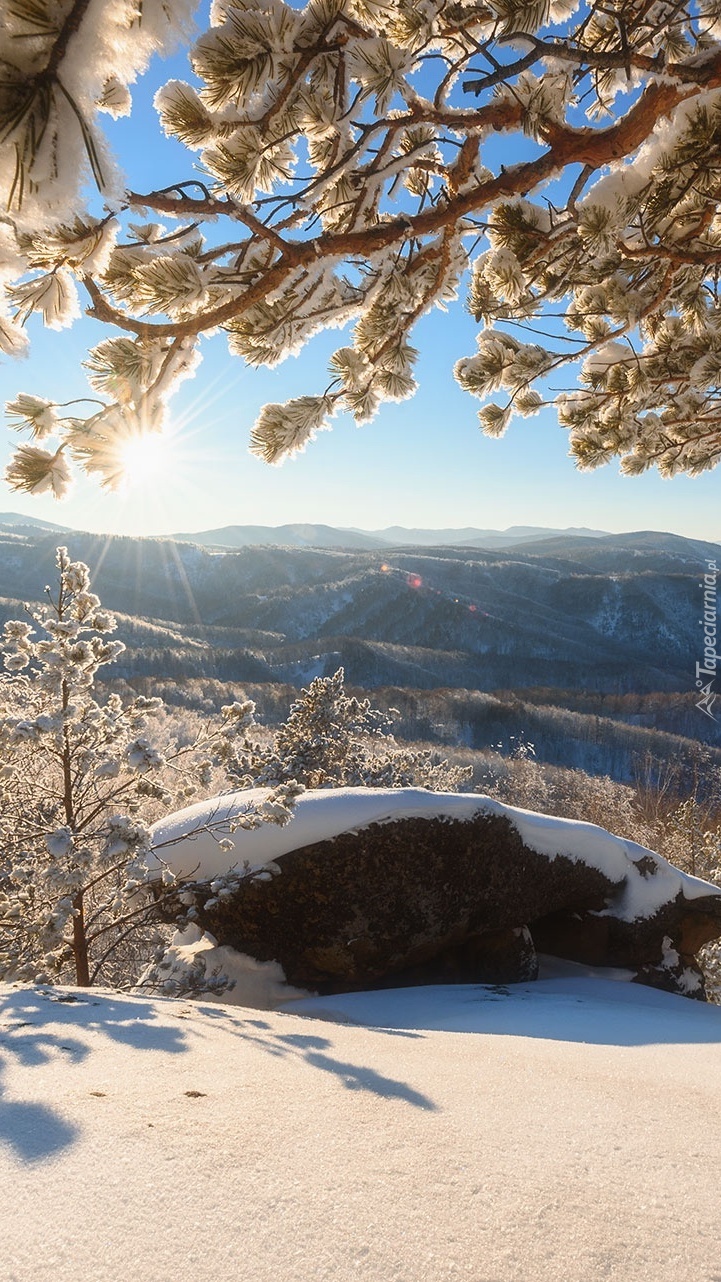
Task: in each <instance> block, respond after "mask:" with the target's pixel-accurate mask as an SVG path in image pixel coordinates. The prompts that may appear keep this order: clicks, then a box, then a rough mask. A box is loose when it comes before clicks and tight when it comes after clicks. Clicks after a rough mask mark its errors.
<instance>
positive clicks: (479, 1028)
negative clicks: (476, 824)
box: [0, 975, 721, 1282]
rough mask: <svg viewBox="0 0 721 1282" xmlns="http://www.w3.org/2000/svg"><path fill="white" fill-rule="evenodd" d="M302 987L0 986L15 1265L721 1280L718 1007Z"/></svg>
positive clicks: (526, 992) (613, 996)
mask: <svg viewBox="0 0 721 1282" xmlns="http://www.w3.org/2000/svg"><path fill="white" fill-rule="evenodd" d="M71 998H73V999H74V1000H69V999H71ZM331 1002H332V1003H333V1004H334V1005H335V1006H337V1005H338V1003H339V1002H340V1003H342V1005H343V1016H344V1018H346V1019H349V1018H355V1019H358V1020H361V1021H363V1022H361V1023H345V1024H341V1023H333V1022H329V1021H328V1014H329V1005H330V1003H331ZM306 1009H307V1010H308V1011H309V1015H308V1016H306V1017H304V1018H303V1017H301V1016H299V1015H291V1014H278V1013H273V1014H262V1015H260V1014H259V1012H257V1011H243V1010H240V1009H238V1008H234V1009H230V1008H226V1007H223V1006H218V1005H210V1004H207V1003H202V1002H201V1003H199V1004H197V1005H192V1006H191V1005H188V1004H186V1003H182V1002H181V1003H172V1002H170V1001H168V1000H162V999H157V1000H148V999H145V998H132V997H125V996H118V995H114V994H103V993H97V992H95V991H92V992H87V991H86V992H80V991H78V990H75V991H72V992H67V991H66V992H53V991H52V990H47V989H44V990H33V989H21V988H15V989H9V988H7V987H6V988H4V989H3V990H1V1001H0V1059H1V1063H2V1069H3V1079H2V1085H3V1099H2V1112H0V1139H1V1140H2V1144H0V1179H1V1180H2V1187H3V1190H4V1195H3V1218H2V1229H3V1233H2V1236H3V1248H2V1254H3V1265H2V1275H3V1278H4V1279H5V1280H6V1282H48V1280H49V1279H52V1282H76V1280H77V1279H78V1278H86V1279H91V1280H92V1282H118V1280H119V1279H120V1280H121V1282H173V1279H175V1278H177V1277H178V1276H183V1277H190V1278H196V1277H197V1278H198V1279H201V1278H202V1279H203V1282H356V1280H359V1282H531V1280H532V1282H581V1280H582V1282H609V1280H611V1279H614V1280H618V1282H661V1279H673V1280H674V1282H713V1280H714V1279H716V1278H718V1276H719V1259H720V1258H721V1229H720V1227H719V1220H718V1176H719V1156H718V1155H719V1152H721V1115H720V1114H719V1109H718V1082H719V1072H720V1070H721V1010H719V1009H717V1008H713V1007H704V1006H701V1005H698V1004H696V1003H694V1002H687V1001H685V1000H684V999H683V998H678V997H672V996H669V995H667V994H663V993H658V992H652V991H650V990H646V989H641V988H639V987H637V986H635V985H627V984H621V983H606V982H603V981H597V980H595V979H588V978H583V977H582V978H576V977H573V976H570V977H569V975H566V976H565V977H561V978H558V977H557V978H555V979H551V980H549V981H540V982H539V983H537V984H535V985H533V986H532V988H527V987H525V986H522V985H521V986H518V987H517V988H513V989H508V990H497V989H496V990H494V989H483V988H468V987H461V988H455V989H452V990H449V989H424V990H420V989H417V990H412V991H411V992H407V991H406V992H405V993H403V994H398V993H375V994H373V995H372V996H369V995H364V994H354V995H353V996H352V997H343V998H332V999H330V998H329V999H317V1000H316V1001H315V1002H313V1003H307V1004H306ZM315 1016H320V1017H319V1018H317V1017H315ZM461 1028H462V1029H464V1030H466V1031H463V1032H460V1031H447V1030H449V1029H451V1030H455V1029H461Z"/></svg>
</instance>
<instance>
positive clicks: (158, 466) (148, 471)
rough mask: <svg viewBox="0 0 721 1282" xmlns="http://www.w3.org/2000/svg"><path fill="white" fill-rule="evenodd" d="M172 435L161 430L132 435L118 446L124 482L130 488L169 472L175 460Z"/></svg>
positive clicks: (142, 484)
mask: <svg viewBox="0 0 721 1282" xmlns="http://www.w3.org/2000/svg"><path fill="white" fill-rule="evenodd" d="M172 455H173V449H172V442H171V440H170V437H169V436H167V435H165V434H163V433H161V432H144V433H143V434H142V435H137V436H131V437H129V438H128V439H127V440H126V441H123V444H122V445H121V446H119V448H118V456H119V463H120V468H121V470H122V476H123V483H124V485H126V486H127V487H128V488H130V489H136V488H140V487H142V486H144V485H146V484H147V483H148V482H149V481H154V480H156V479H158V478H159V477H160V476H161V475H163V474H164V473H165V474H167V473H168V471H169V470H170V467H171V464H172V462H173V457H172Z"/></svg>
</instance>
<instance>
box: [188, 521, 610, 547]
mask: <svg viewBox="0 0 721 1282" xmlns="http://www.w3.org/2000/svg"><path fill="white" fill-rule="evenodd" d="M170 537H171V538H174V539H177V540H178V542H180V543H197V544H198V545H199V546H200V547H216V548H243V547H257V546H260V545H265V546H267V547H296V548H350V549H356V550H359V551H364V552H370V551H373V549H381V548H390V547H474V548H506V547H513V546H514V545H516V544H519V543H534V542H536V541H538V540H545V539H552V538H587V539H589V538H593V539H598V538H604V537H607V535H606V531H604V530H587V529H583V528H581V529H579V528H571V529H568V530H554V529H546V528H545V527H543V526H540V525H512V526H510V528H509V529H507V530H481V529H477V528H475V527H474V526H470V525H469V526H465V527H464V528H462V529H441V530H432V529H423V528H421V529H407V528H406V527H405V526H402V525H390V526H388V527H387V528H386V529H384V530H359V529H355V528H352V529H338V528H336V527H335V526H332V525H312V524H302V523H294V524H289V525H225V526H222V527H220V528H219V529H216V530H198V531H197V532H196V533H182V534H173V535H171V536H170Z"/></svg>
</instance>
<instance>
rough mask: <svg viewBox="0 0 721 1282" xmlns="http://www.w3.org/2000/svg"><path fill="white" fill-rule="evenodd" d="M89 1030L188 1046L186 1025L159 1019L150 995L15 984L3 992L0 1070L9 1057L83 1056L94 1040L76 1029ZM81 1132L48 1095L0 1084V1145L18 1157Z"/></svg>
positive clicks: (137, 1044) (33, 1062)
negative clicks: (137, 997) (145, 998)
mask: <svg viewBox="0 0 721 1282" xmlns="http://www.w3.org/2000/svg"><path fill="white" fill-rule="evenodd" d="M96 1008H98V1009H97V1010H96ZM50 1023H52V1024H53V1025H56V1026H57V1025H58V1024H59V1025H60V1026H61V1029H60V1031H59V1032H56V1031H50V1030H49V1029H48V1027H47V1025H48V1024H50ZM65 1029H67V1030H68V1031H67V1033H66V1032H65ZM88 1031H99V1032H102V1033H103V1034H105V1035H106V1036H107V1037H109V1038H110V1039H111V1040H112V1041H115V1042H119V1043H121V1044H123V1045H126V1046H131V1047H134V1048H135V1049H137V1050H151V1049H156V1050H164V1051H168V1052H171V1053H178V1052H180V1051H184V1050H186V1049H188V1047H187V1045H186V1038H185V1034H184V1033H183V1030H182V1029H176V1028H171V1027H167V1026H165V1025H163V1024H160V1023H158V1022H157V1012H156V1011H155V1010H154V1009H153V1006H152V1005H151V1004H150V1003H149V1002H138V1001H134V1002H133V1003H132V1004H131V1003H130V1002H127V1001H124V1000H122V999H114V998H112V997H102V998H100V997H93V996H91V995H90V994H88V995H83V996H82V997H80V996H78V995H76V994H75V993H63V992H59V991H56V990H54V989H45V988H42V989H38V988H24V987H18V988H16V989H10V990H9V991H7V992H6V993H4V994H3V996H2V998H0V1074H3V1073H4V1072H5V1070H6V1069H7V1067H8V1065H9V1063H10V1062H11V1061H12V1060H15V1061H16V1062H17V1063H18V1064H20V1065H21V1066H22V1067H23V1068H36V1067H39V1066H42V1065H45V1064H48V1063H50V1062H51V1061H52V1060H56V1059H58V1058H60V1059H61V1060H63V1061H64V1062H65V1063H67V1064H69V1065H70V1064H78V1063H81V1062H82V1061H83V1060H84V1059H86V1058H87V1056H88V1055H89V1054H90V1053H91V1047H90V1046H89V1045H88V1043H87V1042H86V1041H84V1040H82V1037H81V1036H77V1035H76V1034H77V1032H80V1033H83V1032H84V1033H87V1032H88ZM80 1133H81V1132H80V1128H79V1127H78V1126H77V1125H75V1124H74V1123H72V1122H68V1121H67V1120H66V1119H65V1118H63V1117H62V1116H61V1114H60V1113H59V1112H58V1111H57V1110H55V1109H53V1108H52V1107H51V1106H50V1105H49V1104H47V1103H38V1102H37V1101H32V1102H31V1101H28V1100H17V1099H8V1098H7V1094H6V1090H5V1088H4V1086H3V1085H2V1084H0V1145H5V1146H7V1147H8V1148H9V1149H10V1150H11V1152H12V1153H13V1154H14V1155H15V1156H16V1157H17V1158H18V1159H20V1160H21V1161H24V1162H38V1161H42V1160H43V1159H45V1158H50V1157H53V1156H55V1155H56V1154H58V1153H60V1152H62V1151H63V1150H64V1149H67V1148H69V1147H70V1146H71V1145H72V1144H73V1143H74V1142H75V1141H76V1140H77V1139H78V1138H79V1137H80Z"/></svg>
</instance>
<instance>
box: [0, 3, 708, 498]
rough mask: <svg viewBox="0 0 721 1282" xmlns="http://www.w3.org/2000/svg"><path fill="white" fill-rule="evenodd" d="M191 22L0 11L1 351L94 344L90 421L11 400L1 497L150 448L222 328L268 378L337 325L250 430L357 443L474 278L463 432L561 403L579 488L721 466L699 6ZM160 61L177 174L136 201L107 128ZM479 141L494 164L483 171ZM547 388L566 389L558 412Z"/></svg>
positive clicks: (260, 447)
mask: <svg viewBox="0 0 721 1282" xmlns="http://www.w3.org/2000/svg"><path fill="white" fill-rule="evenodd" d="M194 7H195V6H194V4H193V2H192V0H177V2H176V3H174V4H173V5H167V4H165V3H163V0H143V4H142V6H140V5H138V3H137V0H116V2H115V3H114V4H113V5H112V6H110V7H108V5H107V4H105V3H103V0H33V3H32V5H29V4H21V3H16V2H14V3H12V4H9V5H7V6H6V13H5V16H4V18H3V25H2V26H0V57H1V58H2V59H3V64H4V72H3V88H2V93H0V190H1V191H2V199H3V203H4V206H5V208H6V213H5V215H4V217H3V221H2V222H1V223H0V289H1V291H2V293H1V297H0V347H2V349H3V350H4V351H5V352H6V353H8V354H11V355H14V354H17V353H19V352H20V351H22V350H23V349H24V348H25V346H26V342H27V334H26V329H27V327H28V323H29V322H30V321H31V320H32V318H33V316H37V317H39V319H40V321H41V322H42V323H43V324H45V325H48V326H51V327H54V328H62V327H64V326H66V325H69V324H72V322H73V320H74V319H75V317H76V316H77V315H78V314H79V311H80V307H81V305H82V306H85V308H86V310H88V311H89V312H90V314H91V315H92V316H94V317H95V318H96V319H98V320H99V321H101V322H102V323H104V324H105V325H106V326H107V327H108V331H109V336H108V338H107V339H104V340H103V341H102V342H100V343H99V344H98V345H97V347H95V348H94V349H93V350H92V351H91V352H90V354H89V356H88V362H87V366H88V377H89V381H90V383H91V387H92V389H93V392H94V393H95V394H97V396H98V397H99V398H100V401H101V404H100V407H98V406H92V407H91V410H90V412H89V413H85V415H84V416H83V415H82V413H81V411H82V408H83V407H82V405H80V406H73V407H67V406H54V405H52V404H47V403H46V404H44V405H43V406H42V407H37V406H36V407H35V408H33V406H32V405H28V400H29V399H32V398H29V397H28V394H24V395H22V394H21V395H20V396H18V397H16V398H15V400H14V401H13V402H12V403H11V406H10V413H11V417H12V421H13V425H14V426H15V427H19V428H21V430H22V429H26V430H30V432H31V433H32V434H33V436H34V438H35V440H34V441H33V442H32V443H30V444H25V445H22V446H20V447H19V450H18V452H17V454H16V457H15V459H14V460H13V462H12V463H11V464H10V468H9V471H8V474H7V479H8V481H9V483H10V484H11V486H13V487H14V488H17V489H21V490H26V491H30V492H35V493H40V492H44V491H47V490H52V491H53V492H54V493H55V494H56V495H58V496H60V495H62V494H63V493H64V492H65V490H66V489H67V486H68V484H69V480H70V475H71V464H72V463H73V462H74V463H75V464H76V465H78V466H80V467H81V468H83V469H85V470H86V471H89V472H91V473H93V474H94V475H96V476H98V477H99V478H100V480H101V483H102V484H104V485H106V486H109V487H112V486H114V485H116V484H117V482H118V480H119V477H120V475H121V466H120V461H121V457H122V453H123V449H124V446H125V444H126V442H127V438H128V435H133V434H134V433H138V432H148V431H151V432H152V431H157V430H160V429H162V427H163V424H164V422H165V418H166V415H167V407H168V401H169V398H170V396H171V395H172V392H173V391H174V389H175V388H176V387H177V384H178V382H179V380H180V379H181V378H183V377H187V376H189V375H191V374H193V373H194V371H195V368H196V364H197V360H198V347H199V343H200V340H201V338H202V337H203V336H204V335H208V334H211V333H213V332H215V331H216V330H219V329H220V330H224V331H225V332H226V334H227V336H228V345H229V349H230V353H231V356H232V357H234V358H239V359H242V360H245V361H247V362H249V363H250V364H253V365H267V366H273V365H276V364H277V363H278V362H279V361H281V360H283V359H284V358H285V357H286V356H288V355H289V354H290V353H292V352H296V351H298V350H299V348H300V347H302V346H303V345H304V344H305V343H306V342H308V341H310V339H311V338H312V337H313V335H314V334H315V333H317V332H318V331H319V330H322V329H326V328H332V327H345V329H346V331H347V332H346V335H344V339H343V345H342V346H340V347H339V350H338V352H337V353H336V355H335V357H334V358H333V360H332V361H331V370H330V379H331V381H330V383H329V385H328V386H327V387H326V388H325V389H323V388H319V389H318V395H317V396H313V397H303V398H295V399H294V400H292V401H291V402H290V403H289V404H287V405H284V406H283V405H273V406H266V407H265V408H264V410H263V411H262V412H261V415H260V417H259V419H258V422H257V423H256V425H255V428H254V431H253V434H252V449H253V450H254V451H255V452H257V453H258V454H259V455H261V456H262V457H264V458H266V459H267V460H269V461H271V462H278V461H281V460H282V459H283V458H284V457H286V456H287V455H288V454H289V453H293V452H294V451H297V450H299V449H303V448H304V447H305V445H306V444H307V442H308V441H310V440H311V439H312V437H313V436H314V435H315V433H316V432H317V431H318V430H319V429H320V428H323V427H325V426H327V425H328V422H329V420H330V419H331V418H332V416H333V414H334V413H336V412H337V411H346V412H350V413H351V414H353V415H354V416H355V418H356V419H357V421H359V422H365V421H367V420H368V419H370V418H372V417H373V415H374V414H375V413H377V411H378V408H379V406H380V405H381V404H382V403H383V402H384V401H388V400H399V399H403V398H404V397H406V396H410V395H412V394H413V393H414V391H415V388H416V383H415V380H414V377H413V365H414V359H415V356H416V352H415V349H414V348H413V346H412V344H411V342H410V338H411V335H412V331H413V328H414V326H415V324H416V322H417V321H418V319H419V318H420V317H421V316H423V315H424V314H425V313H427V312H428V311H430V310H431V309H433V308H434V307H438V306H445V305H446V304H447V303H448V302H449V301H450V300H452V299H453V298H454V297H455V296H456V295H457V293H458V292H459V289H460V287H461V285H462V284H463V283H464V281H465V279H466V278H465V275H464V274H465V272H466V269H467V268H468V267H469V266H470V268H471V271H470V283H469V286H468V291H467V303H468V307H469V309H470V311H471V312H472V313H473V315H474V316H475V317H476V318H477V320H478V323H479V326H480V332H479V350H478V352H477V353H476V354H472V355H466V356H465V357H462V359H460V360H459V362H458V364H457V366H456V376H457V378H458V381H459V382H460V384H461V385H462V386H463V387H464V388H466V389H467V390H468V391H469V392H470V393H471V395H474V396H477V397H479V398H480V399H481V401H483V402H484V404H483V405H482V407H481V410H480V415H479V417H480V421H481V425H482V427H483V428H484V430H485V431H486V432H488V433H490V434H491V435H498V434H500V433H501V432H503V431H505V429H506V427H507V425H508V423H509V422H510V421H511V419H512V417H513V416H514V414H521V415H533V414H535V413H537V412H538V410H539V408H540V407H541V406H542V405H543V404H544V403H547V402H549V401H555V404H556V407H557V411H558V415H559V420H560V422H561V423H562V424H563V425H564V426H566V427H567V428H568V430H569V433H570V441H571V448H572V451H573V453H574V455H575V457H576V459H577V462H578V465H579V466H580V467H584V468H585V467H595V466H597V465H598V464H600V463H603V462H605V461H607V460H608V459H610V458H612V457H613V456H620V457H621V460H622V466H623V468H624V469H625V471H627V472H629V473H635V472H640V471H643V470H644V469H646V468H648V467H651V466H654V465H655V466H657V467H658V468H659V470H660V471H661V472H662V473H664V474H671V473H674V472H677V471H685V472H689V473H692V474H693V473H696V472H699V471H701V470H703V469H704V468H708V467H711V466H713V465H714V464H715V462H716V461H717V460H718V458H719V456H720V455H721V308H720V305H719V295H718V271H719V266H720V265H721V221H720V219H719V212H718V201H719V196H720V195H721V10H720V9H719V5H718V3H717V2H716V0H686V3H677V4H673V5H672V6H669V5H668V4H666V3H660V2H659V3H654V4H651V5H650V6H649V5H648V4H647V3H645V2H644V3H640V0H624V3H622V4H620V5H616V6H615V7H614V8H613V12H611V11H610V10H609V9H608V7H607V6H605V5H603V4H601V3H600V0H599V2H597V3H592V4H590V5H585V6H583V7H582V8H580V9H576V7H575V6H574V5H573V4H569V3H567V0H551V2H550V3H548V4H537V3H531V4H529V3H527V0H503V2H502V3H501V0H491V2H490V3H481V2H480V0H424V3H422V4H419V3H418V0H388V2H387V3H384V2H382V0H377V2H376V0H373V2H372V3H371V2H369V0H309V3H307V4H306V5H305V6H304V7H298V6H296V5H291V4H286V3H284V2H283V0H252V3H251V0H215V2H214V3H213V4H212V6H211V10H210V25H209V26H208V28H207V30H204V31H201V32H200V33H198V35H197V38H196V39H195V42H194V43H191V41H190V36H189V23H190V20H191V16H192V11H193V9H194ZM178 42H184V43H185V44H186V45H188V46H189V56H190V71H189V78H188V80H187V82H185V81H180V80H171V81H169V82H168V83H167V84H166V85H165V86H164V87H163V88H162V89H161V90H160V91H159V93H158V94H157V97H156V107H157V111H158V115H159V121H160V128H161V129H162V131H164V133H165V134H167V135H168V137H170V138H173V139H175V140H177V141H179V142H180V143H182V144H183V145H184V146H185V147H186V148H187V149H188V152H189V165H188V169H187V170H186V171H184V172H182V173H178V176H177V185H175V186H172V187H170V188H167V189H164V190H162V191H149V192H138V191H137V190H135V189H134V183H133V175H132V172H131V173H130V174H128V175H127V176H123V175H121V174H119V172H118V170H117V165H116V163H115V161H114V159H113V158H112V156H111V155H110V150H109V147H108V144H107V141H106V139H105V137H104V135H103V133H102V129H101V127H100V123H99V121H100V119H101V117H102V113H103V112H106V113H110V114H111V115H118V114H122V113H124V112H127V111H129V110H130V109H131V106H132V97H131V90H132V85H133V84H134V82H135V80H136V78H137V76H138V75H140V74H141V73H142V72H143V71H144V69H145V68H146V66H147V64H148V61H149V59H150V57H151V56H152V55H153V54H156V53H157V54H161V55H162V54H165V53H167V52H168V51H169V50H170V49H171V48H173V47H174V46H175V45H177V44H178ZM498 133H502V134H504V135H508V138H509V145H508V148H505V147H504V149H503V155H504V156H506V157H510V158H511V159H510V162H509V163H507V164H498V163H497V162H496V160H495V159H494V157H495V156H497V155H498V149H492V148H489V147H488V146H487V141H488V140H489V139H490V138H491V137H492V136H493V135H494V134H498ZM514 135H515V136H518V137H520V136H524V138H525V141H524V146H523V151H522V152H521V151H520V149H519V151H518V152H517V155H518V156H519V159H517V160H516V161H513V155H514V151H513V146H512V140H513V136H514ZM191 155H192V156H193V157H194V160H195V164H196V166H197V167H198V168H197V169H196V172H198V170H199V172H200V173H201V174H202V175H203V178H202V181H201V180H200V179H198V178H189V173H190V172H191V170H190V162H191ZM521 156H523V158H520V157H521ZM551 179H553V180H554V181H555V185H554V188H553V191H554V197H553V200H549V199H547V198H546V197H545V196H544V194H543V188H544V185H545V184H547V183H548V181H549V180H551ZM89 188H92V190H93V191H94V193H95V194H94V195H91V196H90V197H89V198H88V199H87V202H86V205H84V204H83V199H84V196H83V193H86V192H87V191H88V189H89ZM551 314H552V315H551ZM559 317H560V318H561V319H562V320H563V322H564V323H563V324H559V323H558V318H559ZM508 322H512V323H513V332H512V333H509V326H508ZM524 327H528V329H529V334H528V335H526V334H524V332H523V331H524ZM539 329H540V330H541V331H542V332H543V333H545V337H542V339H541V341H539V335H538V331H539ZM563 366H569V367H570V370H569V376H570V379H571V381H572V380H573V378H574V377H575V376H577V377H578V386H577V387H575V388H574V387H573V386H569V387H567V388H565V389H564V390H563V391H550V390H549V376H550V381H551V384H552V386H553V387H558V385H559V370H560V369H561V367H563ZM496 393H500V396H499V398H498V399H497V400H493V401H490V402H489V403H487V404H486V403H485V402H486V401H487V398H489V397H490V396H491V395H494V394H496ZM68 410H72V413H68ZM76 410H77V412H76ZM26 411H28V412H26ZM39 440H42V441H44V442H46V443H44V444H39V443H38V442H39Z"/></svg>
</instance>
